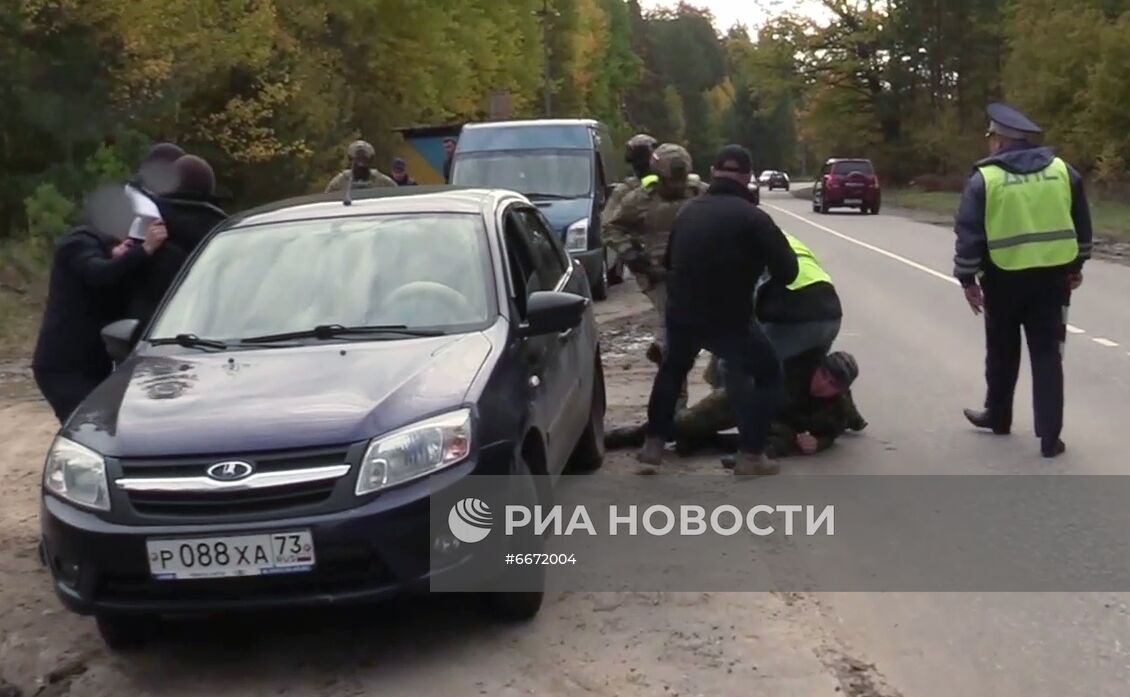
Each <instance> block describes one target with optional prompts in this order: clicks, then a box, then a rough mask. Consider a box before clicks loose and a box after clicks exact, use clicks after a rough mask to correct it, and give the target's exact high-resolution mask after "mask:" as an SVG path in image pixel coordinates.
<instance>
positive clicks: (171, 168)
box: [138, 160, 180, 194]
mask: <svg viewBox="0 0 1130 697" xmlns="http://www.w3.org/2000/svg"><path fill="white" fill-rule="evenodd" d="M138 174H139V175H140V177H141V185H142V186H144V187H145V188H146V189H149V190H150V191H152V192H153V193H156V194H167V193H169V192H171V191H175V190H176V189H177V187H178V185H179V184H180V175H179V174H178V173H177V168H176V166H175V165H174V164H173V163H172V162H165V161H162V160H150V161H148V162H143V163H141V167H140V168H138Z"/></svg>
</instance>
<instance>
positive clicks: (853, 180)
mask: <svg viewBox="0 0 1130 697" xmlns="http://www.w3.org/2000/svg"><path fill="white" fill-rule="evenodd" d="M881 202H882V190H881V188H880V186H879V177H878V176H877V175H876V174H875V167H874V165H872V164H871V160H866V159H848V158H832V159H829V160H828V161H827V162H825V163H824V168H823V170H821V172H820V178H819V179H817V180H816V184H815V186H814V188H813V191H812V210H813V211H814V212H816V213H827V212H828V211H830V210H831V209H833V208H855V209H858V210H859V212H860V213H863V214H864V215H866V214H868V213H870V214H872V215H875V214H878V212H879V207H880V204H881Z"/></svg>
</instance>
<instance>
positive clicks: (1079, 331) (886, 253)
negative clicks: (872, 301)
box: [761, 202, 1117, 346]
mask: <svg viewBox="0 0 1130 697" xmlns="http://www.w3.org/2000/svg"><path fill="white" fill-rule="evenodd" d="M761 205H762V207H765V208H772V209H773V210H775V211H779V212H781V213H784V214H785V215H788V216H791V217H793V218H796V219H797V220H799V221H801V222H803V223H807V224H808V225H811V226H812V227H814V228H816V229H817V230H822V231H823V232H826V233H828V234H829V235H834V236H835V237H839V238H840V239H841V240H844V241H845V242H851V243H852V244H855V245H859V246H860V247H863V248H864V249H870V250H871V251H872V252H875V253H877V254H882V255H883V256H885V257H890V258H891V259H894V260H895V261H899V262H902V263H903V264H906V265H907V266H909V267H911V268H915V269H918V270H919V271H924V272H926V273H928V274H930V275H931V276H933V277H934V278H940V279H941V280H943V281H945V282H946V283H952V284H953V285H955V286H960V285H961V283H960V282H959V281H958V280H957V279H956V278H954V277H953V276H947V275H946V274H944V273H942V272H941V271H936V270H934V269H931V268H930V267H929V266H923V265H922V264H919V263H918V262H917V261H913V260H911V259H907V258H906V257H904V256H901V255H899V254H895V253H894V252H889V251H887V250H885V249H883V248H882V247H876V246H875V245H873V244H868V243H867V242H864V241H862V240H857V239H855V238H854V237H849V236H848V235H845V234H844V233H842V232H838V231H836V230H833V229H832V228H830V227H825V226H823V225H821V224H820V223H815V222H813V221H811V220H809V219H808V218H805V217H804V216H803V215H797V214H796V213H793V212H792V211H788V210H785V209H784V208H781V207H780V206H774V205H773V204H771V203H764V202H762V204H761ZM1067 331H1069V332H1071V333H1072V334H1085V333H1086V332H1085V331H1084V330H1083V329H1080V328H1079V327H1076V326H1075V325H1073V324H1069V325H1067ZM1104 345H1105V344H1104ZM1115 345H1116V346H1117V344H1115Z"/></svg>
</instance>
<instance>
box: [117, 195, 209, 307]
mask: <svg viewBox="0 0 1130 697" xmlns="http://www.w3.org/2000/svg"><path fill="white" fill-rule="evenodd" d="M155 200H156V202H157V209H158V210H159V211H160V212H161V219H162V220H163V221H164V223H165V228H166V229H167V230H168V231H169V237H168V239H166V240H165V243H164V244H162V245H161V247H160V248H158V249H157V251H156V252H154V253H153V257H152V258H151V259H150V263H148V264H146V266H145V269H143V270H142V272H141V273H140V274H138V277H137V282H136V285H135V287H134V291H133V297H132V298H131V299H130V303H129V313H128V314H129V317H130V319H136V320H140V321H141V323H142V325H144V324H146V323H148V321H149V319H150V318H151V317H152V316H153V313H154V312H155V311H156V310H157V306H158V305H159V304H160V302H161V298H162V297H164V295H165V291H167V290H168V289H169V286H171V285H172V283H173V280H174V279H175V278H176V276H177V273H179V272H180V269H181V267H182V266H184V262H185V261H187V260H188V256H189V255H190V254H192V252H193V250H195V249H196V247H197V245H199V244H200V242H201V241H203V239H204V238H205V237H207V235H208V233H209V232H211V231H212V228H214V227H216V226H217V225H219V224H220V222H222V221H223V220H224V219H225V218H226V217H227V214H226V213H224V211H223V210H221V209H220V208H219V207H218V206H217V205H216V203H215V199H214V198H212V197H211V196H205V195H201V194H195V193H191V192H177V193H175V194H170V195H169V196H158V197H156V199H155Z"/></svg>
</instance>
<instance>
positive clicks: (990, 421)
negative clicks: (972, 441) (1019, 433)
mask: <svg viewBox="0 0 1130 697" xmlns="http://www.w3.org/2000/svg"><path fill="white" fill-rule="evenodd" d="M962 413H963V414H965V418H966V419H968V420H969V423H971V424H973V425H974V426H976V427H977V428H989V429H992V431H993V433H995V434H997V435H998V436H1007V435H1008V434H1009V433H1010V432H1011V431H1012V427H1011V426H1010V425H1008V424H1007V423H1004V422H1002V421H1000V420H997V419H994V418H993V417H992V416H991V415H990V414H989V410H988V409H983V410H981V411H977V410H976V409H966V410H965V411H964V412H962Z"/></svg>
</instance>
